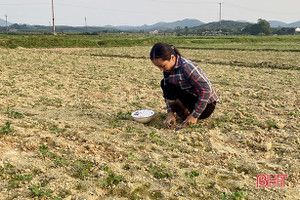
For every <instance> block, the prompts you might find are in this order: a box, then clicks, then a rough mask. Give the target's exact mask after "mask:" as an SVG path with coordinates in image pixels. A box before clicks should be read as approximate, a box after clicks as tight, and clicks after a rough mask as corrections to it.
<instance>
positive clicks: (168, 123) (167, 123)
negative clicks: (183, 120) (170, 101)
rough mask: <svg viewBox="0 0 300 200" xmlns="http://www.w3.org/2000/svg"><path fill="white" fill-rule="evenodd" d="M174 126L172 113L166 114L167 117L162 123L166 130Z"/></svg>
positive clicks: (174, 121) (174, 120)
mask: <svg viewBox="0 0 300 200" xmlns="http://www.w3.org/2000/svg"><path fill="white" fill-rule="evenodd" d="M175 124H176V117H175V115H174V113H173V112H169V113H168V117H167V118H166V119H165V121H164V125H165V127H166V128H171V127H172V125H175Z"/></svg>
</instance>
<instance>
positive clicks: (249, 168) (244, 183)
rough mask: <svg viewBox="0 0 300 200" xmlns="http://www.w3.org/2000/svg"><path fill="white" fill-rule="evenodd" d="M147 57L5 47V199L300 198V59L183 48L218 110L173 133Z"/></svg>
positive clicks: (0, 119)
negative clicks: (140, 113)
mask: <svg viewBox="0 0 300 200" xmlns="http://www.w3.org/2000/svg"><path fill="white" fill-rule="evenodd" d="M149 51H150V47H128V48H127V47H119V48H93V49H23V48H17V49H0V199H3V200H8V199H19V200H24V199H68V200H71V199H74V200H75V199H76V200H83V199H87V200H93V199H174V200H175V199H250V200H252V199H253V200H254V199H289V200H295V199H300V185H299V181H300V173H299V172H300V156H299V155H300V154H299V152H300V136H299V133H300V70H299V69H300V54H299V53H294V52H274V51H270V52H269V51H264V52H260V51H236V50H232V51H231V50H203V49H202V50H201V49H182V50H181V53H182V54H183V55H184V56H185V57H187V58H189V59H191V60H194V61H197V62H198V63H199V65H200V66H201V67H202V68H203V70H204V71H205V72H206V74H207V75H208V77H209V78H210V80H211V82H212V84H213V87H214V88H215V90H216V92H217V94H218V95H219V97H220V99H221V101H222V103H223V104H218V105H217V107H216V110H215V112H214V113H213V115H212V117H210V118H209V119H207V120H203V121H199V122H198V124H197V125H194V126H192V127H189V128H186V129H184V130H180V131H175V130H173V129H165V128H164V127H163V119H164V118H165V117H166V108H165V107H166V106H165V103H164V100H163V98H162V92H161V89H160V86H159V84H160V80H161V79H162V74H161V72H160V71H159V70H158V69H157V68H156V67H155V66H153V65H152V63H151V61H150V60H149V59H148V53H149ZM139 109H151V110H154V111H155V113H156V114H155V118H154V120H153V121H151V122H150V123H149V124H141V123H138V122H135V121H134V120H133V119H132V118H131V116H130V113H131V112H133V111H135V110H139ZM259 174H265V175H272V177H273V176H274V175H275V174H287V175H288V178H286V179H285V182H284V187H281V188H276V187H275V186H274V184H273V183H272V185H271V187H270V188H268V187H266V188H257V185H256V184H257V181H256V179H257V176H258V175H259Z"/></svg>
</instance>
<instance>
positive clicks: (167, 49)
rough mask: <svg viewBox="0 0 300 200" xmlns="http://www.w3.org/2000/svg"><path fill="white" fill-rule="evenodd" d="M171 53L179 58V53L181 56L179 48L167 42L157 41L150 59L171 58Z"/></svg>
mask: <svg viewBox="0 0 300 200" xmlns="http://www.w3.org/2000/svg"><path fill="white" fill-rule="evenodd" d="M171 55H174V56H175V57H176V58H177V55H179V56H181V54H180V53H179V51H178V49H177V48H176V47H174V46H173V45H171V44H167V43H162V42H160V43H156V44H155V45H154V46H153V47H152V49H151V51H150V59H151V60H153V59H157V58H161V59H162V60H170V59H171Z"/></svg>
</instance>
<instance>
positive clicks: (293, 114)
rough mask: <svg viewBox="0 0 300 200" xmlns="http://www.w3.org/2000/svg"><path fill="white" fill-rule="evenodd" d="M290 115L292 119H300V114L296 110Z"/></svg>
mask: <svg viewBox="0 0 300 200" xmlns="http://www.w3.org/2000/svg"><path fill="white" fill-rule="evenodd" d="M290 115H291V116H294V117H300V112H299V111H298V110H295V111H292V112H290Z"/></svg>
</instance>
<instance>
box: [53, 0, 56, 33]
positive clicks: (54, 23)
mask: <svg viewBox="0 0 300 200" xmlns="http://www.w3.org/2000/svg"><path fill="white" fill-rule="evenodd" d="M52 22H53V35H56V33H55V23H54V5H53V0H52Z"/></svg>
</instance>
